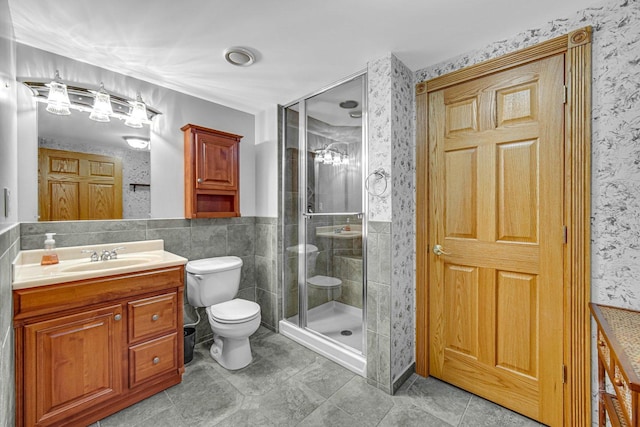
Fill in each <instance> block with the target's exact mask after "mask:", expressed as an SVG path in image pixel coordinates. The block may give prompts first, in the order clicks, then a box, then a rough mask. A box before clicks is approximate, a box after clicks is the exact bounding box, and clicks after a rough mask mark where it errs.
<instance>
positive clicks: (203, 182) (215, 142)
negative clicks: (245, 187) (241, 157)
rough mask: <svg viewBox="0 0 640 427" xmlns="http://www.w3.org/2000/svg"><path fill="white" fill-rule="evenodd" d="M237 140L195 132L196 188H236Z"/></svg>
mask: <svg viewBox="0 0 640 427" xmlns="http://www.w3.org/2000/svg"><path fill="white" fill-rule="evenodd" d="M237 159H238V142H237V141H235V140H231V139H228V138H222V137H219V136H216V135H210V134H207V133H198V134H196V188H197V189H198V190H236V189H237V188H238V160H237Z"/></svg>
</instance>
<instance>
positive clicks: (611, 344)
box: [590, 303, 640, 427]
mask: <svg viewBox="0 0 640 427" xmlns="http://www.w3.org/2000/svg"><path fill="white" fill-rule="evenodd" d="M590 307H591V314H592V315H593V318H594V319H595V320H596V323H597V325H598V337H597V341H596V343H597V347H598V397H599V399H598V400H599V402H598V426H601V427H605V426H606V425H607V422H606V418H607V417H608V418H609V421H610V425H612V426H614V427H619V426H633V427H640V312H638V311H633V310H626V309H622V308H617V307H609V306H605V305H597V304H593V303H591V304H590ZM606 378H609V382H610V387H609V388H607V384H606Z"/></svg>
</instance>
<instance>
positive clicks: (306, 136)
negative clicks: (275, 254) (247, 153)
mask: <svg viewBox="0 0 640 427" xmlns="http://www.w3.org/2000/svg"><path fill="white" fill-rule="evenodd" d="M366 113H367V109H366V75H365V74H364V73H360V74H358V75H356V76H352V77H350V78H349V79H347V80H345V81H343V82H340V83H338V84H336V85H333V86H332V87H330V88H327V89H324V90H322V91H320V92H318V93H316V94H313V95H311V96H308V97H305V98H304V99H301V100H298V101H296V102H294V103H291V104H289V105H287V106H285V107H283V110H282V114H281V117H282V123H281V125H282V129H283V131H282V132H281V135H282V137H281V141H280V144H281V153H282V158H281V159H280V161H281V167H280V174H281V175H280V176H281V178H282V179H281V183H282V188H281V191H282V198H281V200H282V205H281V207H280V221H282V223H281V230H282V242H283V245H282V247H283V253H282V257H281V258H280V259H281V261H280V262H281V263H282V265H281V267H282V268H280V269H279V270H280V271H281V272H282V278H281V286H282V299H283V300H282V313H281V319H282V320H281V321H280V323H279V326H280V332H281V333H282V334H283V335H286V336H288V337H290V338H292V339H294V340H296V341H298V342H300V343H301V344H303V345H305V346H307V347H309V348H311V349H313V350H315V351H317V352H319V353H321V354H323V355H325V356H327V357H329V358H331V359H333V360H334V361H336V362H337V363H340V364H341V365H343V366H345V367H347V368H349V369H351V370H352V371H354V372H356V373H358V374H360V375H363V376H364V375H365V371H366V355H365V349H366V336H365V333H366V307H365V303H366V223H365V221H366V214H365V212H366V205H367V203H366V197H365V196H364V191H363V190H364V180H363V177H364V176H365V173H366V164H367V162H366V153H367V146H366V144H367V129H366Z"/></svg>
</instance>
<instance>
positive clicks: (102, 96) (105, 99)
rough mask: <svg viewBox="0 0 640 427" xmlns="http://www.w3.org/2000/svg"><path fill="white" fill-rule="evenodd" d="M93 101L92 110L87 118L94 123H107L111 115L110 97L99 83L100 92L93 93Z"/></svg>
mask: <svg viewBox="0 0 640 427" xmlns="http://www.w3.org/2000/svg"><path fill="white" fill-rule="evenodd" d="M95 96H96V98H95V100H94V101H93V109H92V110H91V114H90V115H89V118H90V119H91V120H95V121H96V122H109V121H111V119H109V116H111V115H112V114H113V108H112V107H111V96H110V95H109V94H108V93H107V91H106V90H104V85H103V84H102V82H100V90H99V91H97V92H95Z"/></svg>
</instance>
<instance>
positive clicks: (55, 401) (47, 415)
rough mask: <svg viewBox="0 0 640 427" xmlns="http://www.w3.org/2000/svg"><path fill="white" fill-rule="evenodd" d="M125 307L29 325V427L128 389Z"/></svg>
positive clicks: (26, 347) (59, 418)
mask: <svg viewBox="0 0 640 427" xmlns="http://www.w3.org/2000/svg"><path fill="white" fill-rule="evenodd" d="M122 313H123V309H122V306H121V305H114V306H111V307H106V308H102V309H97V310H90V311H87V312H84V313H79V314H74V315H69V316H65V317H61V318H57V319H53V320H46V321H42V322H38V323H34V324H30V325H27V326H25V328H24V333H25V355H26V358H25V370H24V384H25V394H26V399H25V402H26V407H25V421H26V425H30V426H31V425H42V426H45V425H50V424H54V423H56V422H59V421H60V420H62V419H64V418H67V417H70V416H73V414H78V413H81V412H82V411H85V410H88V409H90V408H91V407H92V406H94V405H96V404H98V403H100V402H104V401H106V400H109V399H111V398H114V397H117V396H118V395H119V394H121V393H122V390H123V387H124V381H123V373H126V371H124V370H123V351H126V348H125V345H126V341H125V335H124V334H125V326H124V325H125V322H124V321H123V319H122V317H123V316H122Z"/></svg>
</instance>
